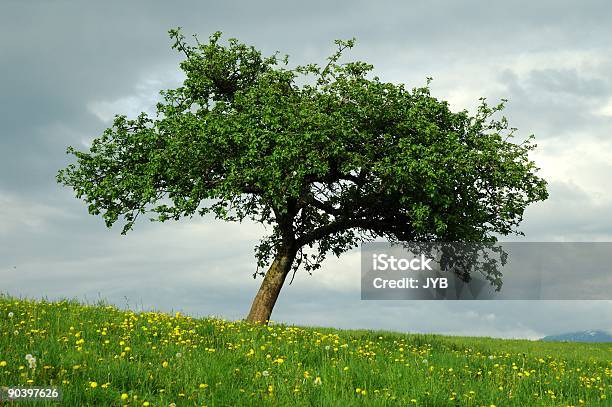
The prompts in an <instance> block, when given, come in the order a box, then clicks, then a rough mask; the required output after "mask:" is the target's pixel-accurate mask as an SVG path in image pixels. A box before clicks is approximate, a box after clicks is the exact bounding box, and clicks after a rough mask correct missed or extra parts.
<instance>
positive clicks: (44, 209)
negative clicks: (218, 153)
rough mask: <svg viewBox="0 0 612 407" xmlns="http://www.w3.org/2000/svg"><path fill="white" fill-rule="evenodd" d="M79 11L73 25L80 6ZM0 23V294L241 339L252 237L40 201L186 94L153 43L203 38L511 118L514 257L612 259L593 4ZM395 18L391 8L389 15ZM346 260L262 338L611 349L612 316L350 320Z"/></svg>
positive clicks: (599, 44)
mask: <svg viewBox="0 0 612 407" xmlns="http://www.w3.org/2000/svg"><path fill="white" fill-rule="evenodd" d="M85 3H87V5H86V4H85ZM204 3H205V2H201V1H197V2H195V1H194V2H187V1H183V2H173V3H169V2H162V1H158V2H138V1H130V2H118V1H116V2H112V1H105V2H97V3H93V2H91V3H90V2H76V1H73V2H66V1H52V2H50V1H27V2H24V1H17V0H14V1H11V0H6V1H2V2H1V3H0V123H1V124H2V125H1V127H0V291H1V292H5V293H8V294H10V295H14V296H28V297H35V298H40V297H47V298H52V299H55V298H65V297H69V298H79V299H81V300H86V301H90V302H94V301H97V300H98V299H100V298H101V299H105V300H107V301H108V302H111V303H114V304H117V305H120V306H126V305H127V306H129V307H132V308H134V309H141V308H145V309H149V308H155V309H160V310H165V311H171V310H181V311H184V312H187V313H190V314H192V315H218V316H222V317H224V318H229V319H239V318H242V317H243V316H244V315H246V313H247V311H248V308H249V306H250V303H251V301H252V298H253V296H254V295H255V292H256V290H257V287H258V285H259V283H260V280H253V278H252V277H251V275H252V273H253V271H254V266H255V262H254V256H253V247H254V245H255V244H256V243H257V241H258V238H259V237H260V236H262V234H263V229H262V228H261V227H259V226H258V225H254V224H242V225H239V224H228V223H222V222H220V221H215V220H213V219H211V218H197V219H196V218H194V219H192V220H185V221H180V222H177V223H165V224H155V223H150V222H147V221H142V222H140V223H139V224H137V225H136V227H135V229H134V230H133V231H132V232H131V233H130V234H128V235H127V236H121V235H120V228H114V229H111V230H109V229H106V227H105V226H104V223H103V221H102V219H101V218H98V217H93V216H90V215H88V214H87V209H86V205H85V204H84V203H83V202H81V201H79V200H77V199H76V198H74V196H73V193H72V191H71V190H69V189H67V188H63V187H60V186H59V185H57V184H56V183H55V175H56V173H57V170H58V169H59V168H62V167H64V166H65V165H66V164H67V163H68V162H69V161H68V160H69V157H68V156H66V154H65V149H66V147H67V146H68V145H73V146H75V147H77V148H85V146H86V145H87V143H89V142H90V141H91V140H92V139H93V138H95V137H97V136H99V135H100V134H101V132H102V131H103V130H104V128H106V127H107V126H109V124H110V120H111V119H112V117H113V115H114V114H117V113H121V114H128V115H131V116H133V115H136V114H138V113H139V112H140V111H151V110H152V108H153V106H154V103H155V101H156V100H157V98H158V91H159V90H160V89H164V88H171V87H175V86H176V85H177V84H178V83H180V81H181V79H182V76H181V72H180V71H179V69H178V62H179V61H180V56H179V55H178V54H177V53H176V52H175V51H174V50H171V49H170V45H171V42H170V40H169V39H168V36H167V31H168V29H170V28H174V27H177V26H182V27H183V28H184V31H185V33H186V34H192V33H195V34H198V35H199V36H200V38H207V37H208V36H209V35H210V34H211V33H213V32H214V31H217V30H220V31H223V32H224V33H225V34H226V35H227V36H230V37H237V38H238V39H240V40H241V41H244V42H247V43H249V44H252V45H255V46H256V47H257V48H259V49H261V50H262V51H263V52H264V53H265V54H270V53H273V52H274V51H276V50H279V51H281V53H282V54H285V53H287V54H289V55H290V56H291V60H292V61H293V63H305V62H319V63H321V62H325V57H326V56H327V55H329V54H330V53H331V52H333V50H334V46H333V40H334V39H337V38H341V39H347V38H351V37H356V38H357V46H356V48H354V49H353V50H352V51H351V52H350V53H349V54H348V58H349V59H362V60H365V61H368V62H370V63H372V64H374V66H375V72H376V74H377V75H378V76H380V77H381V78H382V79H383V80H386V81H392V82H402V83H405V84H407V86H408V87H414V86H421V85H423V84H424V83H425V78H426V77H428V76H431V77H433V78H434V81H433V83H432V92H433V94H434V96H436V97H439V98H442V99H447V100H449V101H450V103H451V106H452V108H453V109H455V110H461V109H464V108H467V109H473V108H474V106H475V105H476V104H477V102H478V98H479V97H481V96H483V97H486V98H487V99H489V100H490V101H491V102H495V101H497V100H499V99H500V98H507V99H509V101H510V102H509V104H508V106H507V109H506V112H505V114H506V116H507V117H508V119H509V121H510V124H511V125H512V126H513V127H518V129H519V132H518V135H519V136H520V137H524V136H527V135H529V134H532V133H533V134H535V135H536V139H537V142H538V145H539V148H538V150H537V152H536V153H535V154H533V158H534V160H536V162H537V163H538V165H539V166H540V167H541V168H542V172H541V174H542V176H543V177H544V178H546V179H547V180H548V181H549V184H550V187H549V192H550V198H549V200H548V201H546V202H544V203H540V204H537V205H533V206H532V207H530V208H529V209H528V211H527V213H526V219H525V222H524V224H523V228H522V229H523V231H524V232H525V233H526V237H524V238H521V239H522V240H527V241H612V177H611V175H612V172H611V170H612V134H611V131H612V130H611V129H612V79H611V78H612V75H611V74H612V43H611V42H610V41H609V39H610V38H612V25H611V24H609V22H610V21H612V5H610V3H609V2H606V1H582V2H565V1H558V0H556V1H539V2H537V3H536V4H534V2H532V1H512V2H503V3H502V2H496V4H490V2H482V1H480V2H477V1H461V2H455V1H421V2H416V1H415V2H410V4H407V3H406V2H399V1H398V2H372V1H351V2H312V1H310V2H288V1H282V2H281V1H266V2H247V1H243V2H225V3H227V4H221V3H222V2H215V3H214V4H213V3H212V2H210V4H209V5H206V4H204ZM404 3H406V4H404ZM359 284H360V271H359V252H358V251H353V252H351V253H347V254H345V255H343V256H342V257H340V258H339V259H336V258H333V259H330V260H328V261H326V262H325V263H324V264H323V267H322V269H321V270H319V271H317V272H316V273H315V274H314V275H313V276H309V275H308V274H306V273H301V274H300V273H299V274H298V275H297V277H296V279H295V281H294V283H293V285H291V286H286V287H284V289H283V291H282V293H281V297H280V299H279V301H278V303H277V305H276V308H275V311H274V314H273V319H274V320H276V321H283V322H287V323H292V324H298V325H318V326H334V327H343V328H377V329H378V328H380V329H392V330H398V331H405V332H436V333H445V334H456V335H490V336H499V337H521V338H537V337H541V336H543V335H546V334H553V333H559V332H566V331H575V330H583V329H606V330H612V302H611V301H532V302H530V301H479V302H476V301H472V302H469V301H465V302H436V301H422V302H419V301H361V300H360V291H359Z"/></svg>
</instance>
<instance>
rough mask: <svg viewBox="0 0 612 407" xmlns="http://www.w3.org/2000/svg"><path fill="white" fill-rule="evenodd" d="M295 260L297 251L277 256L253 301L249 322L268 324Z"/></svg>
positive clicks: (248, 317)
mask: <svg viewBox="0 0 612 407" xmlns="http://www.w3.org/2000/svg"><path fill="white" fill-rule="evenodd" d="M294 258H295V251H291V250H288V251H283V252H281V253H279V254H278V255H277V256H276V258H275V259H274V261H273V262H272V265H271V266H270V268H269V269H268V271H267V272H266V275H265V277H264V280H263V282H262V283H261V286H260V287H259V291H258V292H257V295H256V296H255V299H254V300H253V305H251V311H250V312H249V315H248V316H247V318H246V320H247V321H249V322H253V323H261V324H267V323H268V321H269V320H270V315H271V314H272V308H274V304H275V303H276V300H277V299H278V294H279V293H280V290H281V288H282V287H283V283H284V282H285V278H286V277H287V274H289V271H290V270H291V265H292V264H293V259H294Z"/></svg>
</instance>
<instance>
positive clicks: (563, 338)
mask: <svg viewBox="0 0 612 407" xmlns="http://www.w3.org/2000/svg"><path fill="white" fill-rule="evenodd" d="M542 340H543V341H546V342H612V335H610V334H609V333H607V332H604V331H592V330H591V331H580V332H569V333H564V334H559V335H548V336H545V337H544V338H542Z"/></svg>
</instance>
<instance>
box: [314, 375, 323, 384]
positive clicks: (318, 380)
mask: <svg viewBox="0 0 612 407" xmlns="http://www.w3.org/2000/svg"><path fill="white" fill-rule="evenodd" d="M314 384H315V386H320V385H321V384H323V382H322V381H321V378H320V377H319V376H317V377H315V379H314Z"/></svg>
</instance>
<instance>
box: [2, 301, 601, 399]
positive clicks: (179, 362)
mask: <svg viewBox="0 0 612 407" xmlns="http://www.w3.org/2000/svg"><path fill="white" fill-rule="evenodd" d="M0 329H1V332H0V385H2V386H12V387H15V386H57V387H59V388H60V389H61V390H62V392H63V395H62V403H61V404H62V405H67V406H84V405H92V406H94V405H95V406H97V405H100V406H105V405H108V406H122V405H128V406H172V405H176V406H183V405H185V406H191V405H197V406H202V405H208V406H243V405H245V406H248V405H257V406H259V405H292V406H310V405H316V406H358V405H367V406H395V405H399V406H487V407H489V406H492V405H494V406H540V405H542V406H548V405H561V406H567V405H575V406H579V405H610V404H609V401H610V400H609V397H610V389H611V384H610V377H611V376H612V357H611V356H612V344H573V343H546V342H532V341H523V340H500V339H491V338H461V337H444V336H437V335H406V334H398V333H390V332H373V331H340V330H333V329H316V328H301V327H294V326H283V325H272V326H269V327H265V326H253V325H249V324H246V323H242V322H234V321H224V320H218V319H194V318H190V317H188V316H183V315H180V314H176V315H168V314H164V313H154V312H143V313H133V312H129V311H122V310H119V309H117V308H115V307H112V306H105V305H101V306H83V305H81V304H79V303H76V302H71V301H61V302H46V301H24V300H16V299H14V298H9V297H0ZM28 354H30V355H32V357H34V358H35V360H36V362H35V367H32V366H31V364H30V363H29V362H28V361H27V360H26V359H25V355H28ZM30 404H31V405H44V404H45V403H44V402H42V403H41V402H36V403H35V404H34V403H30ZM46 404H49V405H52V404H53V403H46ZM19 405H28V402H23V403H22V404H19Z"/></svg>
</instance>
